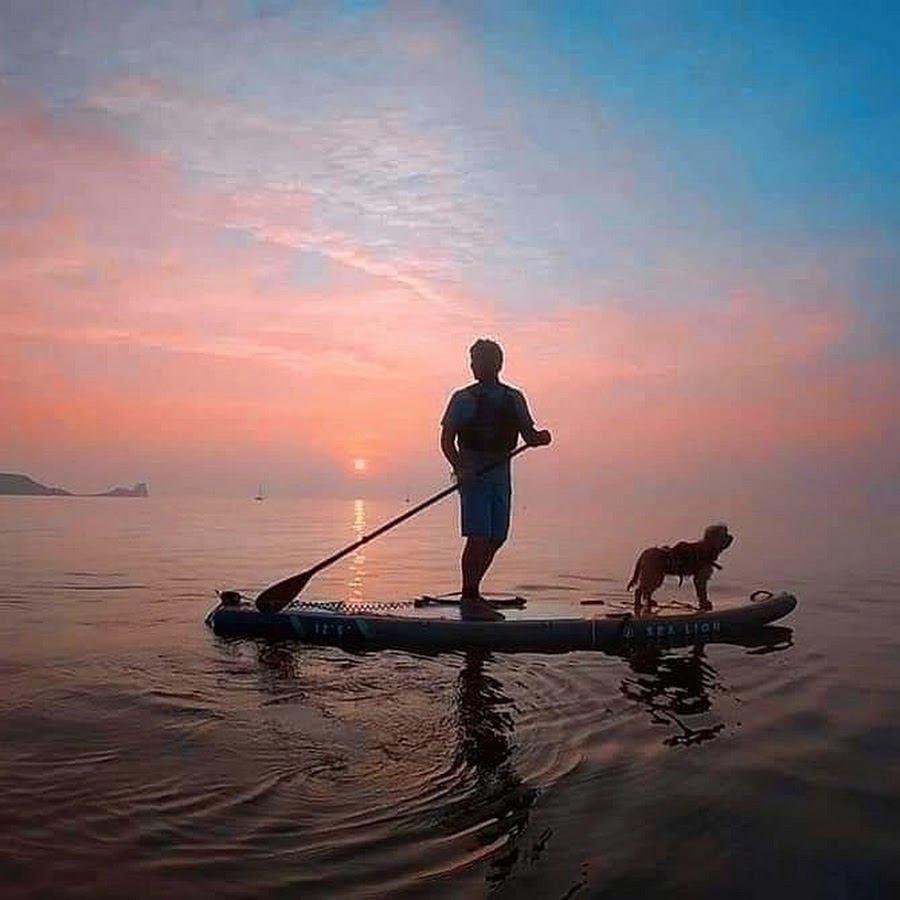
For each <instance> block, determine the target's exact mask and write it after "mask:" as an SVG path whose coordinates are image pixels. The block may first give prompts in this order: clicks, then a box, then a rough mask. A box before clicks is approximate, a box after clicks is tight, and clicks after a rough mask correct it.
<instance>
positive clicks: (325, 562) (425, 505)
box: [305, 444, 531, 577]
mask: <svg viewBox="0 0 900 900" xmlns="http://www.w3.org/2000/svg"><path fill="white" fill-rule="evenodd" d="M529 446H531V445H530V444H522V445H521V446H519V447H516V449H515V450H513V451H512V452H510V453H507V454H506V455H505V456H502V457H500V459H496V460H494V461H493V462H492V463H488V464H487V465H486V466H482V467H481V468H480V469H478V470H477V471H476V472H475V475H474V476H473V477H476V478H477V477H478V476H479V475H484V473H485V472H490V471H491V470H492V469H496V468H497V466H501V465H503V464H504V463H506V462H509V461H510V460H511V459H512V458H513V457H514V456H518V455H519V454H520V453H522V452H524V451H525V450H527V449H528V448H529ZM458 490H459V482H456V483H455V484H451V485H450V487H448V488H444V490H442V491H440V492H439V493H437V494H435V495H434V496H433V497H429V498H428V499H427V500H423V501H422V502H421V503H419V504H417V505H416V506H414V507H413V508H412V509H408V510H406V512H405V513H401V514H400V515H399V516H397V517H396V518H393V519H391V520H390V521H389V522H385V523H384V525H380V526H379V527H378V528H376V529H375V530H374V531H373V532H371V533H370V534H364V535H363V536H362V537H361V538H359V540H357V541H354V543H352V544H350V546H349V547H344V549H343V550H338V552H337V553H335V554H333V555H332V556H329V557H328V559H323V560H322V562H320V563H316V564H315V565H314V566H313V567H312V568H311V569H308V570H307V571H306V573H305V574H306V575H307V576H308V577H312V576H313V575H315V574H316V572H321V571H322V569H327V568H328V566H330V565H331V564H332V563H336V562H337V561H338V560H339V559H342V558H343V557H345V556H346V555H347V554H348V553H352V552H353V551H354V550H357V549H358V548H359V547H362V546H363V544H367V543H368V542H369V541H371V540H373V539H374V538H377V537H378V536H379V535H381V534H384V533H385V532H386V531H390V530H391V529H392V528H394V527H395V526H397V525H399V524H400V523H401V522H405V521H406V520H407V519H409V518H411V517H412V516H414V515H416V513H420V512H422V510H423V509H428V507H429V506H433V505H434V504H435V503H437V502H438V501H439V500H443V499H444V497H447V496H449V495H450V494H452V493H453V492H454V491H458Z"/></svg>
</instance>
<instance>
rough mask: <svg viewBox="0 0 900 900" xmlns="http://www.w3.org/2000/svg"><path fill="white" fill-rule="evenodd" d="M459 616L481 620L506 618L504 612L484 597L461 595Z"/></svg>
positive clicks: (488, 620) (497, 620) (492, 620)
mask: <svg viewBox="0 0 900 900" xmlns="http://www.w3.org/2000/svg"><path fill="white" fill-rule="evenodd" d="M459 616H460V618H461V619H470V620H472V621H479V622H499V621H500V620H502V619H505V618H506V616H504V615H503V613H501V612H498V611H497V610H496V609H494V607H493V606H491V604H490V603H488V602H487V600H485V599H484V597H461V598H460V601H459Z"/></svg>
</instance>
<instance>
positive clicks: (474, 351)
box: [469, 338, 503, 381]
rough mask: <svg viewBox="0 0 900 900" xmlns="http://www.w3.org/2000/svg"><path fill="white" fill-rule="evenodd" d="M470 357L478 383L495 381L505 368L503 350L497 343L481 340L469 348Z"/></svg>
mask: <svg viewBox="0 0 900 900" xmlns="http://www.w3.org/2000/svg"><path fill="white" fill-rule="evenodd" d="M469 356H470V357H471V360H472V374H473V375H474V376H475V378H477V379H478V381H493V380H494V379H495V378H496V377H497V375H498V374H499V373H500V369H501V368H502V367H503V350H502V349H501V347H500V345H499V344H498V343H497V342H496V341H489V340H487V339H486V338H479V339H478V340H477V341H475V343H474V344H472V346H471V347H469Z"/></svg>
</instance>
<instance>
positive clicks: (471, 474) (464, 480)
mask: <svg viewBox="0 0 900 900" xmlns="http://www.w3.org/2000/svg"><path fill="white" fill-rule="evenodd" d="M477 475H478V470H477V469H476V468H474V467H473V466H463V465H459V466H457V467H456V468H455V469H454V470H453V477H454V478H455V479H456V483H457V484H458V485H459V486H460V487H464V486H465V485H467V484H470V483H471V482H472V481H474V480H475V478H476V476H477Z"/></svg>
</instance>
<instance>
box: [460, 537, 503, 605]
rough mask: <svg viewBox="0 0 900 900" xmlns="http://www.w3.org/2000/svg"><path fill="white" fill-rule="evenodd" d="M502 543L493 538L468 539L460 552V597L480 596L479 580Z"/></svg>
mask: <svg viewBox="0 0 900 900" xmlns="http://www.w3.org/2000/svg"><path fill="white" fill-rule="evenodd" d="M502 546H503V541H497V540H494V539H493V538H485V537H468V538H466V544H465V547H463V552H462V561H461V568H462V595H463V596H464V597H478V596H480V595H481V579H482V578H484V575H485V573H486V572H487V570H488V569H489V568H490V566H491V563H492V562H493V561H494V556H496V554H497V551H498V550H499V549H500V548H501V547H502Z"/></svg>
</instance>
